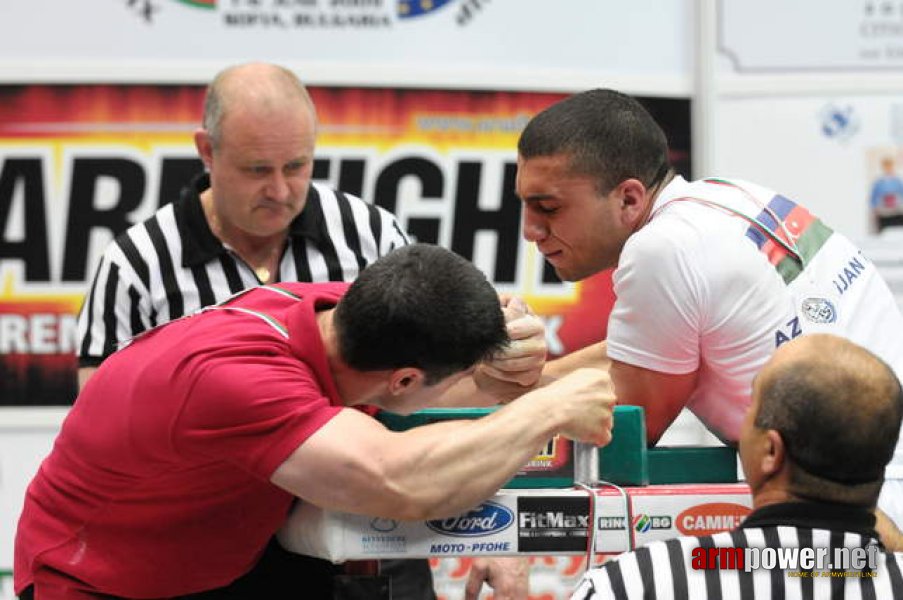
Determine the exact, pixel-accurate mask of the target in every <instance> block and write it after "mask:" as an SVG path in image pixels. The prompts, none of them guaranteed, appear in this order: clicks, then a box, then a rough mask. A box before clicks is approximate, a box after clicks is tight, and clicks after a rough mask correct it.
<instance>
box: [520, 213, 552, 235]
mask: <svg viewBox="0 0 903 600" xmlns="http://www.w3.org/2000/svg"><path fill="white" fill-rule="evenodd" d="M548 235H549V228H548V227H547V226H546V223H545V220H544V219H543V218H541V217H539V216H538V215H535V214H533V213H532V212H531V211H530V209H529V208H525V209H524V239H525V240H527V241H528V242H541V241H542V240H544V239H545V238H546V236H548Z"/></svg>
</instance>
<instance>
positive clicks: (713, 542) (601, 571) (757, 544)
mask: <svg viewBox="0 0 903 600" xmlns="http://www.w3.org/2000/svg"><path fill="white" fill-rule="evenodd" d="M853 400H855V402H854V401H853ZM901 415H903V395H901V389H900V382H899V381H898V380H897V378H896V377H895V376H894V373H893V371H891V369H890V368H889V367H888V366H887V365H886V364H885V363H883V362H882V361H881V360H880V359H878V358H877V357H876V356H875V355H874V354H872V353H870V352H869V351H867V350H865V349H864V348H862V347H860V346H857V345H856V344H853V343H852V342H850V341H847V340H844V339H842V338H839V337H834V336H829V335H824V334H813V335H809V336H803V337H800V338H796V339H795V340H793V341H792V342H789V343H787V344H785V345H783V346H781V347H780V348H779V349H778V350H777V352H775V354H774V355H773V356H772V358H771V359H770V360H769V361H768V362H767V363H766V364H765V366H764V367H763V369H762V371H761V373H760V374H759V375H758V377H757V378H756V380H755V382H754V384H753V398H752V406H751V407H750V410H749V413H748V414H747V416H746V421H745V422H744V424H743V430H742V435H741V438H740V458H741V461H742V464H743V470H744V472H745V473H746V478H747V481H748V483H749V486H750V489H751V491H752V496H753V507H754V508H753V512H752V513H751V514H750V515H749V516H748V517H747V518H746V520H745V521H744V522H743V525H741V526H740V527H739V528H738V529H736V530H734V531H729V532H724V533H720V534H716V535H709V536H705V537H679V538H674V539H671V540H667V541H659V542H653V543H651V544H648V545H646V546H644V547H642V548H639V549H637V550H635V551H633V552H628V553H625V554H622V555H620V556H618V557H616V558H614V559H612V560H610V561H608V562H607V563H605V564H604V565H603V566H602V567H600V568H598V569H594V570H592V571H589V572H588V573H587V574H586V575H585V576H584V578H583V580H582V581H581V583H580V585H579V586H578V588H577V589H576V591H575V592H574V594H573V596H572V600H603V599H609V598H617V599H619V600H620V599H627V598H630V599H634V598H643V599H653V598H655V599H665V598H669V599H672V598H673V599H674V600H681V599H686V600H689V599H691V598H692V599H693V600H696V599H703V600H704V599H708V600H715V599H722V598H723V599H725V600H752V599H754V598H755V599H763V598H767V599H774V600H782V599H784V598H799V599H802V600H821V599H829V598H830V599H832V600H833V599H847V600H849V599H853V598H857V599H858V598H862V599H863V600H868V599H873V600H884V599H903V553H896V554H894V553H891V552H888V551H886V550H885V549H884V547H883V546H882V544H881V542H880V541H879V540H878V536H877V534H876V533H875V516H874V514H873V510H874V508H875V504H876V502H877V499H878V493H879V490H880V489H881V484H882V482H883V478H884V467H885V465H886V464H887V463H888V461H889V460H890V458H891V456H892V455H893V451H894V447H895V445H896V442H897V436H898V434H899V430H900V421H901ZM838 548H840V549H841V550H840V551H837V550H836V549H838ZM718 549H727V550H718ZM735 549H743V550H742V552H738V551H737V550H735ZM764 549H773V550H764ZM793 549H797V550H799V551H802V550H805V549H812V550H809V551H808V552H810V553H811V554H813V555H818V553H819V552H821V554H822V555H823V556H824V557H825V559H824V561H823V563H822V564H821V565H817V564H816V565H813V564H811V563H805V564H804V565H803V566H802V567H801V566H800V565H799V564H794V563H791V564H788V565H787V568H784V569H782V568H780V567H779V566H775V565H773V564H771V561H776V558H777V557H778V556H780V552H779V551H780V550H784V551H785V552H784V554H783V556H785V557H787V556H791V557H792V556H794V554H793V552H794V550H793ZM825 549H826V550H825ZM844 549H845V550H844ZM843 556H846V557H857V556H858V557H859V558H858V560H851V561H850V562H847V563H846V564H837V563H836V562H833V561H838V560H839V559H840V558H841V557H843ZM754 562H755V563H758V564H754Z"/></svg>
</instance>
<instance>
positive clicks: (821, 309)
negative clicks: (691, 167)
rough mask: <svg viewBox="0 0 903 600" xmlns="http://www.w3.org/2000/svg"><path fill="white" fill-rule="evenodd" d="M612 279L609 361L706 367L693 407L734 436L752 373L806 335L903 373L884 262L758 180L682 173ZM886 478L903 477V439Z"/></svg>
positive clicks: (720, 432)
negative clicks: (825, 336)
mask: <svg viewBox="0 0 903 600" xmlns="http://www.w3.org/2000/svg"><path fill="white" fill-rule="evenodd" d="M756 221H757V222H756ZM766 229H767V230H769V231H772V232H776V235H777V236H778V237H779V238H780V240H783V242H784V243H781V241H780V240H779V241H775V239H774V237H775V235H774V234H769V233H765V230H766ZM788 240H789V241H788ZM788 250H789V251H790V252H788ZM794 253H797V254H799V255H802V256H803V257H804V259H805V264H806V266H805V268H803V269H800V262H799V261H798V260H795V259H794V258H793V257H792V255H793V254H794ZM613 279H614V291H615V295H616V296H617V301H616V302H615V305H614V308H613V310H612V313H611V319H610V321H609V325H608V355H609V357H610V358H612V359H615V360H618V361H621V362H625V363H628V364H631V365H635V366H639V367H643V368H646V369H650V370H653V371H659V372H662V373H671V374H683V373H691V372H693V371H695V370H697V369H698V370H699V380H698V385H697V388H696V389H695V390H694V392H693V394H692V395H691V396H690V400H689V403H688V405H687V406H688V408H689V409H690V410H692V411H693V412H694V413H695V414H696V415H697V416H698V417H699V419H700V420H701V421H702V422H703V423H705V424H706V426H707V427H709V429H711V430H712V432H713V433H715V434H716V435H717V436H719V437H720V438H722V439H723V440H730V441H736V440H737V439H738V437H739V434H740V426H741V424H742V422H743V417H744V415H745V413H746V410H747V408H748V407H749V402H750V395H751V387H752V379H753V376H754V375H755V374H756V373H757V372H758V371H759V370H760V369H761V367H762V366H763V365H764V364H765V361H766V360H767V359H768V357H769V356H771V353H772V352H774V350H775V348H777V346H779V345H780V344H782V343H784V342H786V341H789V340H790V339H792V338H794V337H796V336H798V335H801V334H802V333H813V332H824V333H833V334H835V335H840V336H843V337H846V338H848V339H850V340H852V341H854V342H856V343H857V344H859V345H861V346H864V347H866V348H868V349H869V350H871V351H872V352H874V353H875V354H877V355H878V356H880V357H881V358H882V359H883V360H885V361H886V362H887V363H888V364H890V365H891V366H892V368H893V369H894V370H895V372H896V373H897V376H898V377H900V375H901V374H903V316H901V314H900V311H899V309H898V308H897V305H896V302H895V301H894V298H893V295H892V294H891V292H890V290H889V289H888V287H887V285H886V284H885V282H884V280H883V279H882V278H881V277H880V275H879V274H878V272H877V269H876V268H875V266H874V265H873V264H872V263H871V262H870V261H868V260H867V259H866V258H865V257H864V256H862V254H861V253H860V252H859V250H858V249H857V248H856V247H855V246H853V244H852V243H850V241H849V240H847V239H846V238H845V237H844V236H842V235H840V234H838V233H836V232H832V231H831V230H830V229H828V228H827V227H826V226H824V225H823V224H822V223H821V222H820V221H818V220H817V219H815V218H814V217H813V216H812V215H811V214H810V213H809V212H808V211H807V210H806V209H805V208H803V207H801V206H799V205H796V204H795V203H793V202H792V201H790V200H788V199H787V198H784V197H782V196H779V195H777V194H776V193H775V192H773V191H771V190H768V189H766V188H763V187H761V186H757V185H755V184H751V183H748V182H743V181H732V182H727V181H723V180H701V181H695V182H687V181H686V180H684V179H682V178H680V177H676V178H675V179H674V180H673V181H672V182H671V183H669V184H668V186H666V187H665V189H664V190H662V192H661V193H660V194H659V197H658V198H657V199H656V201H655V204H654V206H653V210H652V214H651V217H650V220H649V222H648V223H647V224H646V225H644V226H643V227H642V228H641V229H640V230H639V231H637V232H636V233H635V234H634V235H632V236H631V237H630V239H628V241H627V244H626V245H625V246H624V250H623V252H622V253H621V258H620V261H619V263H618V268H617V270H616V271H615V273H614V277H613ZM887 477H888V478H903V445H901V444H898V446H897V451H896V455H895V457H894V460H893V461H892V462H891V465H890V466H889V467H888V470H887Z"/></svg>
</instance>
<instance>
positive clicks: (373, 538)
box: [279, 484, 752, 562]
mask: <svg viewBox="0 0 903 600" xmlns="http://www.w3.org/2000/svg"><path fill="white" fill-rule="evenodd" d="M623 490H624V492H625V493H626V496H625V495H622V493H621V492H620V491H618V490H616V489H614V488H611V487H606V488H600V489H596V490H595V507H594V515H593V516H592V517H591V516H590V511H589V499H590V498H589V495H588V494H587V492H586V491H584V490H575V489H557V490H553V489H548V490H538V489H530V490H500V491H499V492H498V493H497V494H496V495H495V496H493V497H492V498H490V499H489V500H488V501H487V502H484V503H482V504H481V505H479V506H477V507H475V508H474V509H473V510H471V511H468V512H467V513H465V514H463V515H460V516H458V517H453V518H449V519H440V520H436V521H427V522H398V521H391V520H381V519H370V518H368V517H362V516H358V515H349V514H344V513H334V512H330V511H326V510H322V509H319V508H317V507H312V506H309V505H307V504H303V503H302V504H300V505H299V506H298V507H297V508H296V509H295V510H294V511H293V512H292V514H291V515H290V516H289V518H288V520H287V521H286V524H285V526H284V527H283V529H282V531H281V532H280V534H279V535H280V538H279V539H280V541H281V542H282V544H283V546H285V547H286V548H288V549H290V550H293V551H295V552H300V553H302V554H308V555H311V556H318V557H320V558H325V559H328V560H332V561H334V562H341V561H344V560H349V559H365V558H372V557H375V556H384V557H386V558H404V557H408V558H416V557H449V556H480V555H512V554H521V555H530V554H540V555H541V554H557V555H585V554H586V550H587V544H588V541H589V539H588V538H589V535H590V533H592V534H593V535H594V537H595V551H596V553H597V554H609V553H617V552H623V551H625V550H629V549H630V548H632V547H636V546H639V545H643V544H646V543H648V542H651V541H655V540H662V539H669V538H673V537H677V536H679V535H708V534H710V533H715V532H717V531H724V530H727V529H733V528H735V527H737V526H738V525H739V524H740V523H741V522H742V520H743V518H745V516H746V515H747V514H748V513H749V511H750V507H751V506H752V500H751V498H750V496H749V488H748V487H747V486H746V485H745V484H698V485H691V484H688V485H651V486H646V487H627V488H623ZM628 503H629V505H630V510H629V511H628ZM591 518H592V519H593V521H592V523H591V521H590V519H591ZM628 523H629V526H628Z"/></svg>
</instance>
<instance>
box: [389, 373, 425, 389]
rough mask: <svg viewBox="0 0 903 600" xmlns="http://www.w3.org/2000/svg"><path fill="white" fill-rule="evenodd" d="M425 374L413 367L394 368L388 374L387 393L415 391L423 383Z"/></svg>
mask: <svg viewBox="0 0 903 600" xmlns="http://www.w3.org/2000/svg"><path fill="white" fill-rule="evenodd" d="M425 381H426V374H425V373H424V372H423V371H421V370H420V369H415V368H414V367H404V368H402V369H395V370H394V371H392V374H391V375H389V393H390V394H391V395H393V396H401V395H404V394H408V393H410V392H414V391H417V390H418V389H420V388H421V387H423V386H424V385H425Z"/></svg>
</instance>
